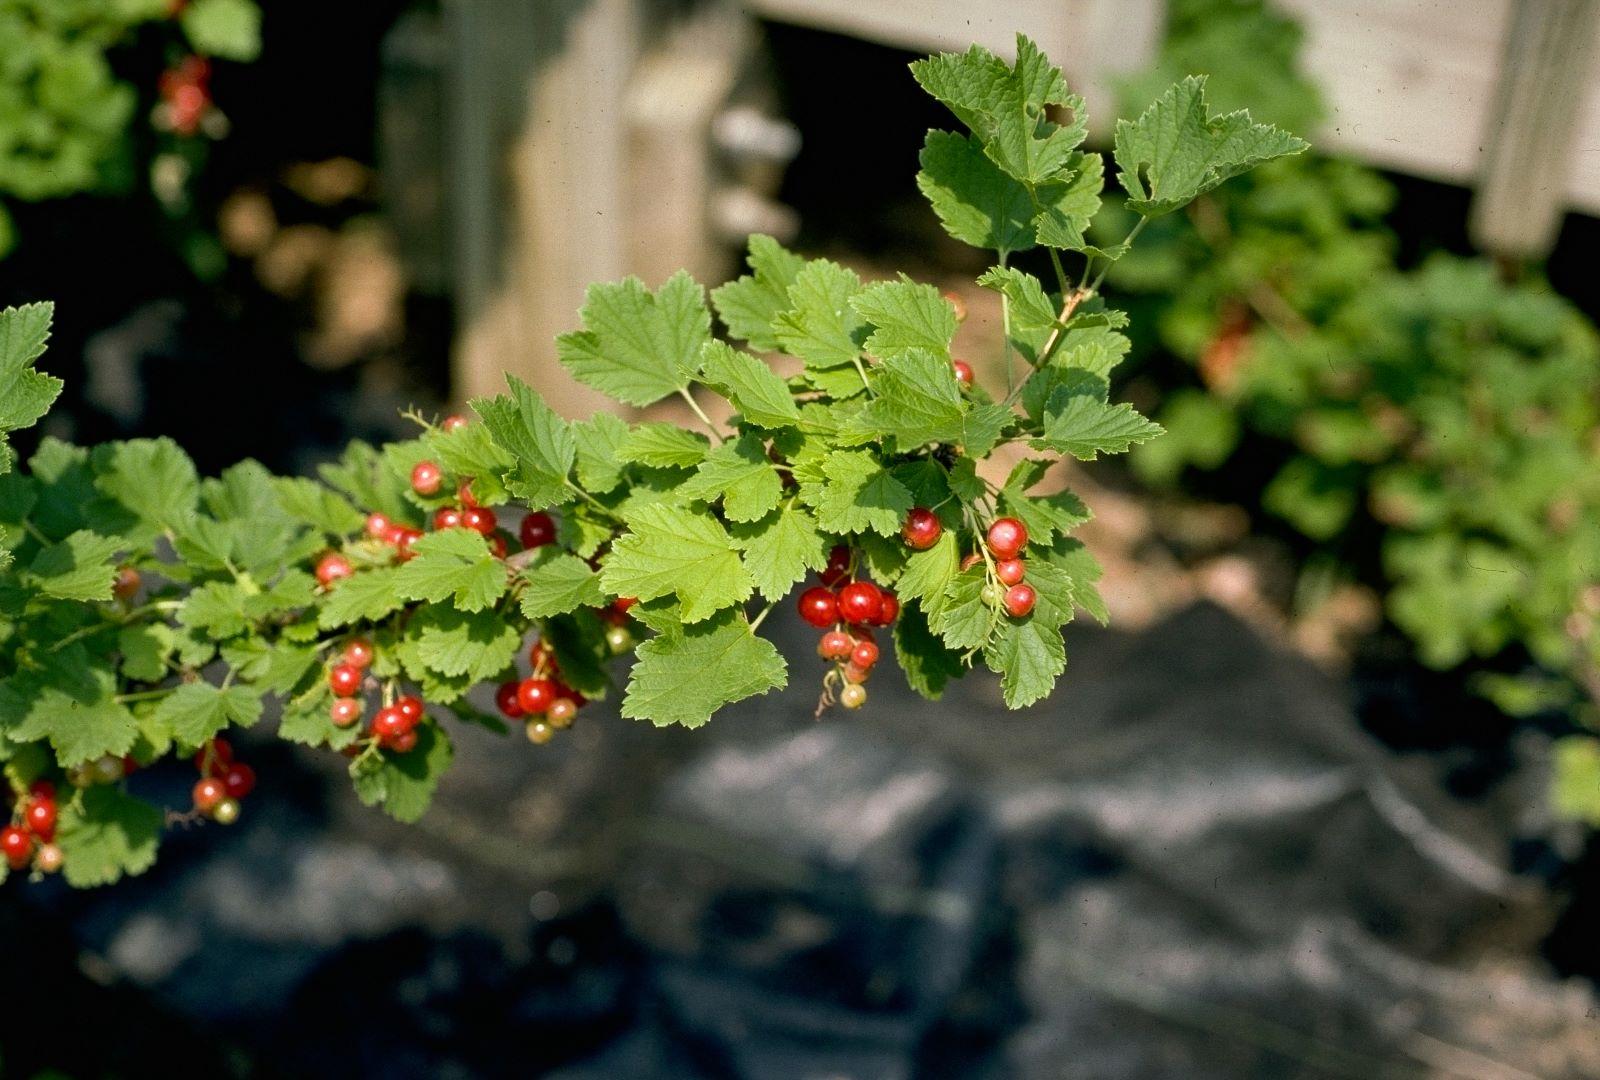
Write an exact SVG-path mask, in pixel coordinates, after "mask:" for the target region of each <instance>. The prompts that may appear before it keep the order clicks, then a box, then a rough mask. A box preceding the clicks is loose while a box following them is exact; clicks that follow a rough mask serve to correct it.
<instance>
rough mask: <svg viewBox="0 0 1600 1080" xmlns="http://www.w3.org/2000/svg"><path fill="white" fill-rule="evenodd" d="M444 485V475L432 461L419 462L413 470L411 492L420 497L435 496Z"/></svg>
mask: <svg viewBox="0 0 1600 1080" xmlns="http://www.w3.org/2000/svg"><path fill="white" fill-rule="evenodd" d="M442 483H444V473H442V472H440V471H439V466H438V465H436V464H434V463H433V462H431V461H419V462H417V464H416V466H415V467H414V468H413V469H412V470H411V490H412V491H415V492H416V493H417V494H418V495H433V494H435V493H437V492H438V490H439V485H440V484H442Z"/></svg>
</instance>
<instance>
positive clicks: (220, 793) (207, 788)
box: [194, 776, 228, 814]
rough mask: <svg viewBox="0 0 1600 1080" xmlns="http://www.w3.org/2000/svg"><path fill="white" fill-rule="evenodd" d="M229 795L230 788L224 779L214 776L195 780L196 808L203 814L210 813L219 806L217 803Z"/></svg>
mask: <svg viewBox="0 0 1600 1080" xmlns="http://www.w3.org/2000/svg"><path fill="white" fill-rule="evenodd" d="M227 797H228V789H227V788H226V787H224V786H223V785H222V781H221V780H218V779H217V778H216V777H214V776H207V777H205V778H204V779H201V780H196V781H195V782H194V808H195V809H196V810H198V811H200V812H201V813H202V814H209V813H211V811H213V810H215V809H216V808H217V804H218V803H219V802H221V801H222V800H223V799H226V798H227Z"/></svg>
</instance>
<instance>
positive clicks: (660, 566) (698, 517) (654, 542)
mask: <svg viewBox="0 0 1600 1080" xmlns="http://www.w3.org/2000/svg"><path fill="white" fill-rule="evenodd" d="M600 582H601V585H602V586H603V587H604V588H605V591H606V593H607V595H610V596H633V597H637V598H638V599H640V600H653V599H655V598H656V597H658V596H666V595H668V594H676V595H677V597H678V599H679V600H681V601H682V602H683V621H684V622H686V623H696V622H702V621H704V620H706V619H709V618H710V617H711V616H712V615H714V614H716V612H717V611H719V610H721V609H722V608H725V607H730V606H732V605H734V604H739V603H743V602H744V601H745V600H747V599H749V598H750V593H751V591H752V590H753V589H754V588H755V583H754V581H752V580H751V577H750V574H749V572H748V571H747V570H746V569H745V567H744V564H743V562H741V561H740V559H739V553H738V551H737V550H736V549H735V548H734V545H733V541H732V539H731V538H730V537H729V536H728V533H727V530H725V529H724V528H723V527H722V525H721V523H720V522H718V521H717V520H716V518H714V517H712V516H711V515H710V514H708V513H705V512H699V513H696V512H695V511H693V510H689V509H687V508H685V507H681V506H669V505H666V504H662V503H657V504H654V505H650V506H643V507H640V508H639V509H637V510H635V511H634V512H633V513H631V514H630V515H629V516H628V532H626V533H624V534H623V535H622V536H620V537H618V538H617V540H616V542H615V543H614V544H613V545H612V548H611V556H610V558H608V559H607V560H606V564H605V567H604V569H603V570H602V571H601V576H600Z"/></svg>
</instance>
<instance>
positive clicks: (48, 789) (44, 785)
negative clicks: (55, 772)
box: [28, 780, 56, 802]
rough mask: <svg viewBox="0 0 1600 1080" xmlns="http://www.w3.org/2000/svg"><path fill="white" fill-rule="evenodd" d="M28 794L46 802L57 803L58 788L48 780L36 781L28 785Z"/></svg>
mask: <svg viewBox="0 0 1600 1080" xmlns="http://www.w3.org/2000/svg"><path fill="white" fill-rule="evenodd" d="M28 794H29V795H32V796H33V797H34V798H35V799H43V800H45V801H46V802H55V801H56V786H55V785H54V784H52V783H51V782H50V781H48V780H35V781H34V782H33V783H31V784H29V785H28Z"/></svg>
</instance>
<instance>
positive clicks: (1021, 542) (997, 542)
mask: <svg viewBox="0 0 1600 1080" xmlns="http://www.w3.org/2000/svg"><path fill="white" fill-rule="evenodd" d="M1027 546H1028V527H1027V526H1026V525H1024V524H1023V523H1022V522H1020V521H1018V520H1017V519H1016V518H1013V517H1003V518H995V519H994V521H993V523H991V524H990V526H989V550H990V551H991V552H992V553H993V554H994V557H995V558H997V559H1015V558H1016V557H1017V556H1018V555H1019V554H1020V553H1021V552H1022V549H1023V548H1025V547H1027Z"/></svg>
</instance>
